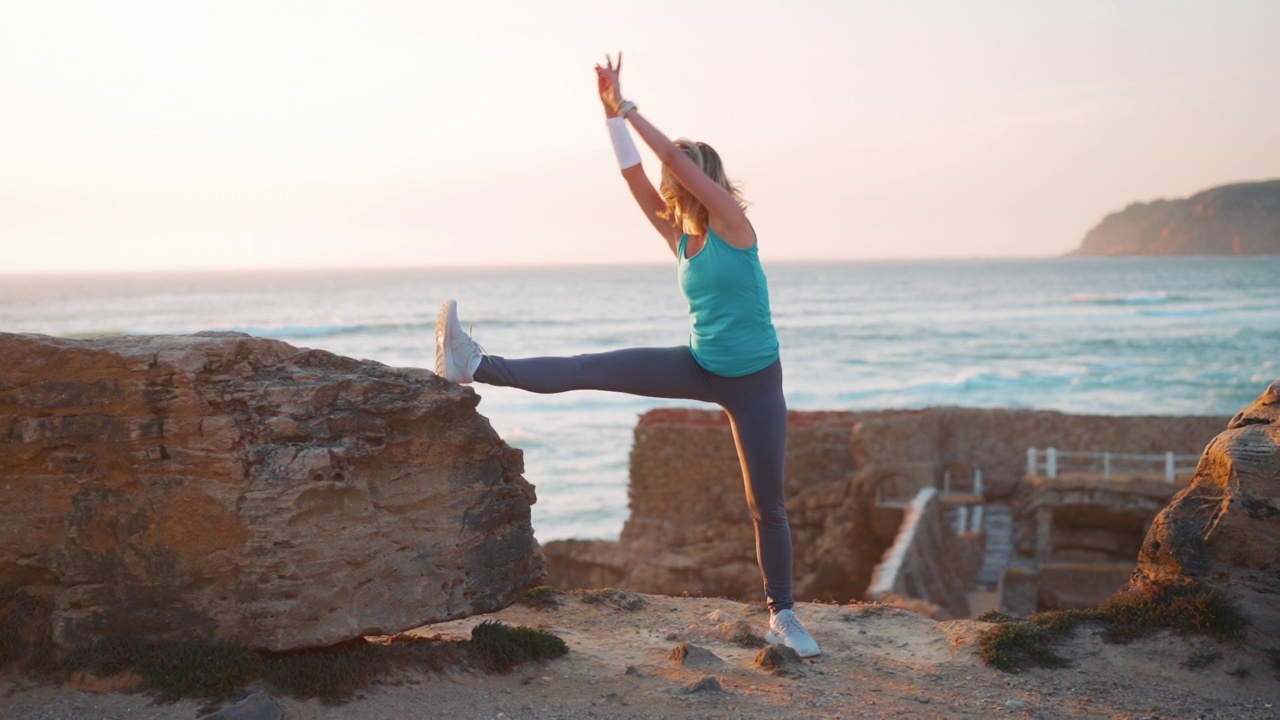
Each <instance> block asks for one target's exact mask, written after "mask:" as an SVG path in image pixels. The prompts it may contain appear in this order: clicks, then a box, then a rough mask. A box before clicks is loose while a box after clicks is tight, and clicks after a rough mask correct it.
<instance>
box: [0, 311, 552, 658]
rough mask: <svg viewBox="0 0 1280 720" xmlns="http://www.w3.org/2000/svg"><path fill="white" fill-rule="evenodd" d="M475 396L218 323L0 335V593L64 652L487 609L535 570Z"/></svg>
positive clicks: (326, 640) (309, 638)
mask: <svg viewBox="0 0 1280 720" xmlns="http://www.w3.org/2000/svg"><path fill="white" fill-rule="evenodd" d="M477 402H478V397H477V396H476V394H475V393H474V392H473V391H472V390H470V389H469V388H463V387H460V386H457V385H454V384H452V383H449V382H446V381H445V380H442V379H440V378H438V377H436V376H435V375H433V374H432V373H430V372H427V371H425V370H416V369H397V368H390V367H387V366H385V365H381V364H379V363H376V362H370V361H358V360H353V359H350V358H345V357H340V356H337V355H333V354H332V353H328V352H321V351H316V350H307V349H300V348H296V347H293V346H290V345H288V344H285V343H282V342H278V341H273V340H264V339H259V338H253V337H249V336H247V335H241V334H237V333H199V334H196V335H190V336H150V337H111V338H98V339H90V340H67V339H59V338H53V337H46V336H40V335H13V334H4V333H0V519H2V520H3V522H0V586H10V587H16V588H17V589H19V590H22V591H24V592H26V593H28V594H30V595H33V596H36V597H39V598H43V599H45V600H47V601H49V602H50V603H51V604H52V607H53V611H52V612H53V617H52V624H53V628H54V639H55V641H56V642H57V643H58V644H60V645H64V646H68V645H73V644H77V643H82V642H84V641H86V640H90V639H93V638H95V637H104V636H119V635H126V636H130V635H131V636H141V637H146V638H149V639H161V638H166V637H192V636H194V637H199V638H204V639H211V640H217V641H225V642H232V643H238V644H245V645H249V646H251V647H255V648H259V649H264V650H272V651H280V650H290V649H295V648H302V647H314V646H325V645H330V644H333V643H337V642H340V641H343V640H347V639H351V638H355V637H359V636H362V635H367V634H376V633H392V632H397V631H401V630H406V629H409V628H414V627H418V626H420V625H423V624H426V623H431V622H439V621H443V620H449V619H456V618H461V617H466V616H470V615H474V614H476V613H483V612H488V611H492V610H496V609H499V608H502V607H505V606H506V605H508V604H510V602H511V601H512V599H513V598H514V597H515V596H516V595H517V594H518V593H519V591H521V590H522V589H524V588H526V587H528V586H530V585H531V584H535V583H536V582H537V581H538V580H539V579H540V578H541V577H542V575H543V573H544V566H545V561H544V559H543V556H542V552H541V550H540V548H539V547H538V544H537V542H536V541H535V540H534V538H533V530H532V527H531V525H530V519H529V507H530V505H531V504H532V503H533V502H534V501H535V496H534V490H533V487H532V486H531V485H530V484H529V483H528V482H526V481H525V479H524V478H523V477H522V476H521V473H522V471H523V461H522V456H521V454H520V451H519V450H515V449H513V448H511V447H509V446H508V445H507V444H506V443H505V442H503V441H502V439H501V438H499V437H498V435H497V433H495V432H494V430H493V428H492V427H491V426H490V425H489V422H488V420H486V419H485V418H484V417H483V416H481V415H479V414H478V413H477V412H476V404H477Z"/></svg>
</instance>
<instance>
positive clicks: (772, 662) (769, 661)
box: [751, 645, 803, 675]
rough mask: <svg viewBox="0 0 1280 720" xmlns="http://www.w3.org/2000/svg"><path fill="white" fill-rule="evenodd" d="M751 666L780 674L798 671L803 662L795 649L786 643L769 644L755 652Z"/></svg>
mask: <svg viewBox="0 0 1280 720" xmlns="http://www.w3.org/2000/svg"><path fill="white" fill-rule="evenodd" d="M751 667H754V668H756V669H759V670H766V671H769V672H773V673H776V674H779V675H782V674H786V673H788V672H796V671H798V670H799V669H800V668H802V667H803V662H802V661H801V660H800V656H799V655H798V654H796V651H795V650H792V649H791V648H789V647H787V646H786V645H770V646H768V647H766V648H765V649H763V650H761V651H760V652H758V653H756V659H755V662H753V663H752V664H751Z"/></svg>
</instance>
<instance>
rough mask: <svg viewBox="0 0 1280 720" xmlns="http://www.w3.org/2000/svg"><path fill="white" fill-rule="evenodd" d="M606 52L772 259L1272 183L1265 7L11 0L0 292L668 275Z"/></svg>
mask: <svg viewBox="0 0 1280 720" xmlns="http://www.w3.org/2000/svg"><path fill="white" fill-rule="evenodd" d="M617 50H623V51H624V53H625V62H624V65H623V71H622V90H623V93H624V95H625V96H626V97H628V98H630V99H632V100H634V101H635V102H636V103H637V105H638V106H639V108H640V110H641V112H642V113H644V114H645V115H646V116H647V117H648V118H649V119H650V120H651V121H652V122H654V124H656V125H657V126H658V127H659V128H661V129H662V130H663V131H665V132H666V133H667V134H668V135H670V136H671V137H673V138H674V137H677V136H682V135H683V136H688V137H692V138H694V139H698V140H704V141H706V142H709V143H710V144H712V145H713V146H715V147H716V148H717V149H718V150H719V151H720V153H721V155H722V156H723V158H724V161H725V164H726V168H727V170H728V172H729V173H730V175H731V176H732V177H733V178H735V179H736V180H738V181H740V182H741V183H742V185H743V188H744V191H745V193H746V196H747V198H748V200H749V201H750V202H751V203H752V205H751V208H750V211H749V216H750V217H751V218H752V220H753V222H754V223H755V226H756V228H757V230H758V233H759V236H760V240H761V252H762V255H763V256H765V257H766V258H768V259H772V260H816V259H873V258H963V257H1017V256H1023V257H1025V256H1051V255H1057V254H1061V253H1064V252H1066V251H1068V250H1070V249H1072V248H1073V247H1075V246H1076V245H1077V244H1078V243H1079V242H1080V240H1081V238H1082V237H1083V235H1084V233H1085V232H1086V231H1087V230H1088V229H1089V228H1090V227H1092V226H1093V225H1095V224H1096V223H1097V222H1098V221H1099V220H1100V219H1101V218H1102V217H1103V216H1104V215H1105V214H1106V213H1108V212H1112V211H1115V210H1118V209H1120V208H1122V207H1124V206H1125V205H1127V204H1128V203H1130V202H1133V201H1138V200H1142V201H1146V200H1151V199H1155V198H1159V197H1183V196H1186V195H1188V194H1191V193H1194V192H1196V191H1198V190H1202V189H1205V188H1208V187H1211V186H1214V185H1220V184H1224V183H1229V182H1237V181H1245V180H1262V179H1269V178H1275V177H1280V2H1275V1H1274V0H1257V1H1252V2H1250V1H1247V0H1225V1H1223V0H1203V1H1199V2H1190V1H1183V2H1179V1H1177V0H1165V1H1161V2H1136V1H1135V2H1128V1H1123V0H1121V1H1116V0H1108V1H1106V2H1093V1H1080V2H1076V1H1072V2H1030V1H1012V0H1011V1H1007V2H996V1H991V0H975V1H972V2H853V1H844V2H836V1H831V2H818V1H805V0H797V1H795V2H780V1H776V0H770V1H767V2H765V1H752V0H739V1H737V2H702V1H699V0H681V1H668V0H649V1H647V2H606V1H603V0H596V1H595V2H576V1H575V2H570V1H567V0H537V1H536V2H530V1H528V0H519V1H506V0H500V1H498V0H495V1H493V2H483V1H476V2H440V1H433V0H416V1H409V0H404V1H401V2H395V1H387V2H359V3H357V2H320V1H318V0H307V1H306V2H265V1H258V0H255V1H253V2H213V1H212V0H211V1H210V2H206V3H195V2H186V1H183V0H178V1H173V0H152V1H149V2H129V1H125V0H111V1H110V2H98V1H96V0H95V1H85V2H58V1H56V0H54V1H47V0H40V1H38V2H36V1H33V2H21V1H18V0H13V1H9V2H2V3H0V99H2V102H3V112H2V113H0V273H5V272H61V271H77V272H78V271H117V270H166V269H238V268H246V269H247V268H299V269H301V268H319V267H438V266H450V265H480V264H530V263H536V264H568V263H579V264H599V263H625V262H646V263H654V262H663V261H666V260H667V259H668V251H667V249H666V246H665V244H664V243H663V241H662V240H661V238H659V236H658V235H657V234H656V233H654V232H653V231H652V229H650V228H649V226H648V224H647V223H646V222H645V221H644V219H643V217H642V216H641V215H640V214H639V212H638V211H637V210H636V208H635V207H634V205H633V203H632V201H631V199H630V195H629V194H628V192H627V190H626V186H625V184H624V183H623V181H622V180H621V178H620V176H619V175H618V171H617V165H616V162H615V160H614V158H613V152H612V150H611V149H610V146H609V141H608V135H607V132H606V130H605V125H604V116H603V113H602V111H601V109H600V102H599V100H598V98H597V96H596V89H595V74H594V72H593V71H592V66H593V65H594V64H595V63H596V62H598V61H601V60H603V57H604V53H605V52H613V51H617ZM642 156H643V157H644V158H645V167H646V169H647V170H648V171H649V174H650V176H651V177H653V178H655V180H656V177H657V174H658V170H659V168H658V165H657V163H656V161H655V160H654V159H653V157H652V155H651V154H649V153H648V152H647V150H642Z"/></svg>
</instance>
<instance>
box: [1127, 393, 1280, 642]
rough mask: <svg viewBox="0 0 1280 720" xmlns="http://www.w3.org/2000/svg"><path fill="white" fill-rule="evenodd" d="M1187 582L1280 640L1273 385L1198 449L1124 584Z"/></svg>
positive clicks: (1279, 435)
mask: <svg viewBox="0 0 1280 720" xmlns="http://www.w3.org/2000/svg"><path fill="white" fill-rule="evenodd" d="M1182 579H1192V580H1197V581H1200V582H1202V583H1204V584H1207V585H1209V586H1211V587H1217V588H1221V589H1222V590H1223V591H1225V592H1226V593H1227V595H1228V596H1229V597H1231V598H1233V599H1234V600H1235V601H1236V602H1237V603H1238V604H1239V605H1240V607H1241V609H1242V610H1244V612H1245V613H1246V614H1247V615H1249V617H1250V619H1251V620H1252V627H1251V629H1250V637H1251V638H1254V639H1260V640H1263V641H1264V642H1269V641H1271V640H1275V639H1278V638H1280V381H1276V382H1274V383H1272V384H1271V387H1269V388H1267V391H1266V392H1265V393H1263V394H1262V396H1261V397H1259V398H1258V399H1257V401H1255V402H1254V403H1253V404H1252V405H1250V406H1249V407H1247V408H1245V409H1244V410H1243V411H1241V412H1240V413H1239V414H1238V415H1236V416H1235V417H1234V418H1232V419H1231V422H1230V423H1228V425H1227V430H1226V432H1223V433H1222V434H1220V435H1218V436H1217V437H1216V438H1214V439H1213V440H1212V441H1211V442H1210V443H1209V445H1208V447H1206V448H1205V450H1204V455H1203V456H1202V457H1201V458H1200V464H1199V466H1198V467H1197V468H1196V474H1195V477H1194V478H1192V481H1191V485H1189V486H1188V487H1187V488H1186V489H1185V490H1183V491H1182V492H1180V493H1178V495H1177V496H1175V497H1174V498H1173V500H1172V501H1171V502H1170V503H1169V506H1168V507H1167V508H1165V509H1164V510H1163V511H1162V512H1161V513H1160V514H1159V515H1157V516H1156V519H1155V521H1154V522H1153V523H1152V526H1151V530H1150V532H1148V533H1147V539H1146V542H1145V543H1144V544H1143V546H1142V553H1141V555H1140V556H1139V558H1138V567H1137V569H1135V570H1134V572H1133V576H1132V577H1131V578H1130V581H1129V582H1130V585H1131V586H1134V587H1139V588H1141V587H1147V586H1149V585H1150V584H1152V583H1156V582H1162V581H1170V580H1182Z"/></svg>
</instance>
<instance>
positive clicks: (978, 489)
mask: <svg viewBox="0 0 1280 720" xmlns="http://www.w3.org/2000/svg"><path fill="white" fill-rule="evenodd" d="M973 494H974V495H977V496H978V497H982V468H974V469H973Z"/></svg>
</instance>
